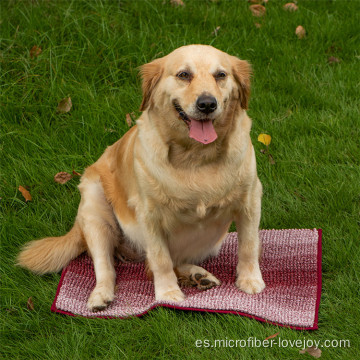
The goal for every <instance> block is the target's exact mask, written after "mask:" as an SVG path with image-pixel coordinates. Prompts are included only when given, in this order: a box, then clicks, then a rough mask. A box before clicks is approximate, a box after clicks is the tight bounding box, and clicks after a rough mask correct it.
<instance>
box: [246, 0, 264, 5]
mask: <svg viewBox="0 0 360 360" xmlns="http://www.w3.org/2000/svg"><path fill="white" fill-rule="evenodd" d="M268 1H269V0H248V2H249V3H251V4H266V3H267V2H268Z"/></svg>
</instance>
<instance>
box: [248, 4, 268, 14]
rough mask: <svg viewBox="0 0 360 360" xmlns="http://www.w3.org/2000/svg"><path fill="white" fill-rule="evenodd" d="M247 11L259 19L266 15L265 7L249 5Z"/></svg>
mask: <svg viewBox="0 0 360 360" xmlns="http://www.w3.org/2000/svg"><path fill="white" fill-rule="evenodd" d="M249 9H250V11H251V13H252V15H253V16H256V17H261V16H264V15H265V13H266V9H265V6H262V5H250V6H249Z"/></svg>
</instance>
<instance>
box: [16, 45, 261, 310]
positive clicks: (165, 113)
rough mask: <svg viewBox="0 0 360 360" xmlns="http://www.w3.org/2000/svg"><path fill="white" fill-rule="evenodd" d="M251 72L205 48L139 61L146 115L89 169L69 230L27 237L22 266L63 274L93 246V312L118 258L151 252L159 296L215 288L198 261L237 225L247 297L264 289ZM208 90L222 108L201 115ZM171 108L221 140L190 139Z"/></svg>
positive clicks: (240, 282) (110, 285)
mask: <svg viewBox="0 0 360 360" xmlns="http://www.w3.org/2000/svg"><path fill="white" fill-rule="evenodd" d="M181 72H183V74H182V75H179V73H181ZM184 72H185V73H186V74H185V73H184ZM184 74H185V75H184ZM250 74H251V68H250V65H249V64H248V63H247V62H246V61H243V60H239V59H238V58H236V57H234V56H230V55H228V54H226V53H224V52H222V51H219V50H217V49H215V48H213V47H211V46H205V45H190V46H184V47H181V48H179V49H176V50H175V51H173V52H172V53H170V54H169V55H167V56H165V57H163V58H160V59H157V60H154V61H153V62H151V63H149V64H145V65H143V66H142V67H141V75H142V79H143V83H142V90H143V100H142V104H141V110H142V111H143V113H142V115H141V116H140V118H139V119H138V120H137V125H135V126H134V127H133V128H131V129H130V130H129V131H128V132H127V133H126V134H125V135H124V136H123V137H122V138H121V139H120V140H118V141H117V142H116V143H115V144H113V145H112V146H109V147H108V148H107V149H106V151H105V152H104V154H103V155H102V156H101V157H100V158H99V160H98V161H97V162H96V163H94V164H93V165H91V166H90V167H88V168H87V169H86V171H85V173H84V175H83V176H82V178H81V183H80V185H79V189H80V192H81V202H80V205H79V210H78V214H77V217H76V221H75V225H74V227H73V229H72V230H71V231H70V232H69V233H68V234H67V235H65V236H62V237H59V238H46V239H43V240H37V241H33V242H30V243H29V244H27V245H26V247H25V248H24V249H23V250H22V252H21V253H20V254H19V257H18V264H20V265H21V266H24V267H26V268H28V269H30V270H32V271H35V272H37V273H40V274H42V273H46V272H53V271H59V270H60V269H61V268H62V267H64V266H66V265H67V263H68V262H69V261H70V260H71V259H73V258H74V257H76V256H77V255H79V254H80V253H81V252H83V251H84V250H87V251H88V253H89V254H90V256H91V257H92V259H93V262H94V267H95V274H96V286H95V288H94V290H93V292H92V294H91V295H90V298H89V300H88V307H89V309H91V310H93V311H96V310H99V309H103V308H104V307H106V306H107V305H108V304H109V303H110V302H111V301H112V300H113V298H114V285H115V271H114V266H113V259H114V255H115V254H116V253H120V256H122V257H123V258H126V259H133V260H135V259H136V258H137V259H139V258H141V257H142V256H145V257H146V261H147V266H148V268H149V270H150V272H151V273H152V275H153V280H154V286H155V296H156V299H157V300H161V301H181V300H183V299H184V295H183V293H182V291H181V289H180V287H179V282H180V283H181V284H184V285H192V286H197V287H198V288H200V289H206V288H209V287H211V286H215V285H218V284H219V283H220V282H219V280H218V279H216V277H215V276H213V275H212V274H210V273H208V272H207V271H206V270H204V269H202V268H200V267H199V266H196V265H194V264H195V263H198V262H199V261H202V260H203V259H205V258H206V257H208V256H210V255H215V254H216V253H217V251H218V250H219V248H220V246H221V242H222V240H223V239H224V237H225V235H226V233H227V231H228V229H229V226H230V224H231V222H232V221H235V223H236V226H237V231H238V238H239V254H238V265H237V273H238V277H237V280H236V285H237V286H238V287H239V289H240V290H243V291H245V292H247V293H250V294H252V293H257V292H260V291H261V290H263V289H264V287H265V284H264V282H263V280H262V277H261V273H260V268H259V262H258V258H259V251H260V250H259V249H260V245H259V238H258V226H259V221H260V207H261V193H262V189H261V184H260V181H259V179H258V177H257V172H256V162H255V154H254V149H253V146H252V144H251V140H250V128H251V120H250V119H249V117H248V116H247V114H246V111H245V110H246V109H247V106H248V100H249V94H250ZM203 94H206V95H211V96H212V97H213V98H215V99H216V103H217V108H216V110H214V111H213V112H211V113H210V114H207V115H206V119H205V118H204V116H205V115H203V114H202V113H200V112H199V110H198V109H197V107H196V104H197V100H198V99H199V97H200V96H202V95H203ZM175 104H177V106H178V109H180V108H181V110H182V111H183V113H184V114H185V113H186V116H188V119H191V121H193V120H192V119H195V120H194V121H200V120H205V121H207V120H209V119H210V120H209V122H208V123H209V124H210V122H211V123H212V124H213V125H211V126H213V127H214V129H215V131H216V134H217V139H216V140H215V141H213V142H211V143H208V144H204V143H201V142H199V141H197V140H194V139H193V138H191V137H190V136H189V128H190V127H189V126H187V124H186V121H183V119H182V118H181V116H180V115H181V113H180V112H179V111H177V109H176V108H175V107H174V106H175ZM179 114H180V115H179ZM182 116H183V117H185V115H182ZM189 121H190V120H189ZM205 121H202V122H201V123H202V124H204V123H205ZM196 124H199V123H196ZM191 126H192V125H191ZM209 126H210V125H209ZM178 280H179V282H178Z"/></svg>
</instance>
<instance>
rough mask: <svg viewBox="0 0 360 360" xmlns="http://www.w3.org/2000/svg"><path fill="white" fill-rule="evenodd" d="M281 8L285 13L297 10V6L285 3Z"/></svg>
mask: <svg viewBox="0 0 360 360" xmlns="http://www.w3.org/2000/svg"><path fill="white" fill-rule="evenodd" d="M283 8H284V10H286V11H296V10H297V9H298V7H297V5H295V4H294V3H287V4H285V5H284V6H283Z"/></svg>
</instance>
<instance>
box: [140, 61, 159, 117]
mask: <svg viewBox="0 0 360 360" xmlns="http://www.w3.org/2000/svg"><path fill="white" fill-rule="evenodd" d="M163 62H164V60H163V58H160V59H156V60H154V61H152V62H150V63H148V64H145V65H142V66H141V67H140V75H141V78H142V92H143V99H142V102H141V105H140V111H144V110H146V108H147V107H148V106H149V105H150V103H151V96H152V93H153V91H154V89H155V87H156V85H157V83H158V82H159V80H160V78H161V75H162V73H163V71H164V69H163Z"/></svg>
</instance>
